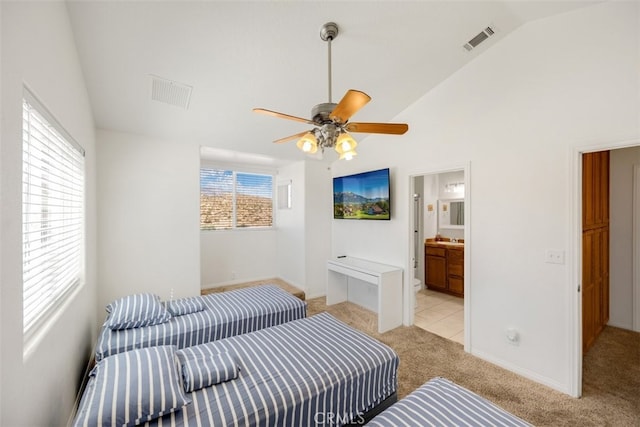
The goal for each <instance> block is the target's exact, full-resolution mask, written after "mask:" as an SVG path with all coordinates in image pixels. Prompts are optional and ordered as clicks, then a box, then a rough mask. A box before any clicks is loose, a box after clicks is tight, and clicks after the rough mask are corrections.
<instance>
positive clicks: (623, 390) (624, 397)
mask: <svg viewBox="0 0 640 427" xmlns="http://www.w3.org/2000/svg"><path fill="white" fill-rule="evenodd" d="M307 303H308V315H309V316H311V315H313V314H316V313H319V312H322V311H328V312H329V313H331V314H332V315H334V316H335V317H337V318H338V319H340V320H342V321H343V322H345V323H347V324H349V325H351V326H353V327H354V328H357V329H360V330H362V331H363V332H365V333H367V334H369V335H371V336H372V337H374V338H376V339H378V340H380V341H382V342H384V343H385V344H387V345H389V346H390V347H392V348H393V349H394V350H395V351H396V352H397V353H398V355H399V356H400V369H399V373H398V377H399V380H398V386H399V390H398V397H403V396H405V395H407V394H408V393H410V392H411V391H412V390H414V389H415V388H417V387H418V386H420V385H422V384H423V383H425V382H426V381H428V380H429V379H431V378H433V377H435V376H441V377H445V378H448V379H450V380H452V381H454V382H456V383H458V384H460V385H462V386H464V387H466V388H468V389H470V390H472V391H474V392H476V393H478V394H480V395H481V396H483V397H485V398H487V399H489V400H491V401H493V402H494V403H496V404H498V405H500V406H501V407H503V408H504V409H506V410H508V411H510V412H512V413H514V414H516V415H518V416H519V417H521V418H523V419H525V420H527V421H528V422H530V423H532V424H534V425H536V426H581V427H583V426H614V427H623V426H630V427H639V426H640V334H638V333H636V332H631V331H626V330H623V329H618V328H613V327H607V328H606V329H605V331H604V332H603V333H602V335H601V336H600V338H599V339H598V341H597V342H596V344H595V345H594V347H593V348H592V349H591V350H590V351H589V352H588V354H587V355H586V357H585V359H584V374H583V397H582V398H580V399H574V398H571V397H569V396H567V395H565V394H562V393H560V392H557V391H555V390H552V389H550V388H548V387H546V386H543V385H540V384H538V383H535V382H533V381H530V380H527V379H525V378H523V377H521V376H519V375H516V374H514V373H512V372H510V371H507V370H505V369H502V368H499V367H497V366H495V365H492V364H490V363H488V362H485V361H483V360H481V359H478V358H477V357H474V356H472V355H470V354H468V353H465V352H464V349H463V347H462V345H460V344H458V343H455V342H453V341H450V340H447V339H445V338H441V337H439V336H437V335H434V334H431V333H429V332H427V331H425V330H423V329H420V328H418V327H416V326H411V327H399V328H396V329H394V330H392V331H389V332H386V333H384V334H379V333H377V319H376V316H375V314H374V313H372V312H370V311H368V310H365V309H363V308H361V307H359V306H357V305H355V304H351V303H348V302H346V303H341V304H336V305H333V306H330V307H327V306H326V305H325V299H324V298H315V299H311V300H307Z"/></svg>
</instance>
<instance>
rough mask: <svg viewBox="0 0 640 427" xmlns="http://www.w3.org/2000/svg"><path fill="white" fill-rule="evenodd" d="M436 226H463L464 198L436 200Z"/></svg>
mask: <svg viewBox="0 0 640 427" xmlns="http://www.w3.org/2000/svg"><path fill="white" fill-rule="evenodd" d="M438 227H439V228H464V200H463V199H455V200H438Z"/></svg>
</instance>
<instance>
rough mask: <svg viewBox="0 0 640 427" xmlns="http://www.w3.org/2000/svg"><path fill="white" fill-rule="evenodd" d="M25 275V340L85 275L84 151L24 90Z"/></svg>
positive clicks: (23, 276) (23, 205) (23, 225)
mask: <svg viewBox="0 0 640 427" xmlns="http://www.w3.org/2000/svg"><path fill="white" fill-rule="evenodd" d="M22 111H23V114H22V147H23V152H22V251H23V252H22V279H23V332H24V337H25V341H28V340H29V338H30V337H31V336H32V335H33V332H34V331H36V330H37V329H38V327H39V326H40V325H42V323H43V322H44V321H46V319H47V318H48V317H49V316H50V315H51V313H52V312H53V311H54V310H55V309H56V308H57V307H58V306H59V305H60V303H61V302H63V301H64V299H65V298H66V297H67V296H68V295H69V294H70V292H71V291H72V290H74V289H75V288H76V287H78V286H80V285H81V283H82V282H83V276H84V150H83V149H82V148H81V147H80V146H79V145H78V144H77V143H76V142H75V141H74V140H73V139H72V138H71V137H70V136H69V135H68V134H67V132H65V130H64V129H63V128H62V127H61V126H60V125H59V124H58V123H57V121H56V120H55V119H54V118H53V116H52V115H51V114H50V113H49V112H48V111H47V110H46V109H45V108H44V107H43V106H42V105H41V104H40V103H39V102H38V101H37V100H36V99H35V97H34V96H33V95H32V94H31V93H29V92H28V91H26V90H25V94H24V99H23V110H22Z"/></svg>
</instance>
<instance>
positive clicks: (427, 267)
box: [408, 166, 470, 348]
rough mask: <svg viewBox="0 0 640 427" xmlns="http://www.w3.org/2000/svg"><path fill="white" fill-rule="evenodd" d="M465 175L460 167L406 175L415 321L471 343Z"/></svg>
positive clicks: (418, 324)
mask: <svg viewBox="0 0 640 427" xmlns="http://www.w3.org/2000/svg"><path fill="white" fill-rule="evenodd" d="M468 175H469V174H468V166H463V167H454V168H450V169H446V170H439V171H433V172H428V173H423V174H416V175H413V176H411V178H410V179H411V182H410V189H411V198H410V200H411V203H412V206H411V209H410V212H411V214H410V216H411V217H410V234H411V235H410V241H411V242H412V244H411V254H410V257H409V259H410V260H411V266H410V267H411V268H410V269H408V271H412V276H411V278H410V283H412V284H413V299H412V301H413V303H414V310H413V324H414V325H416V326H418V327H420V328H422V329H425V330H427V331H429V332H431V333H434V334H436V335H439V336H442V337H444V338H447V339H450V340H452V341H456V342H458V343H460V344H463V345H465V344H466V345H469V344H470V330H469V327H468V325H467V321H466V320H467V319H469V316H468V310H469V307H470V305H469V304H468V297H469V292H468V289H470V288H469V284H470V281H469V273H468V271H469V259H470V258H469V249H470V245H469V243H470V242H469V240H468V238H469V235H470V233H469V217H470V215H469V213H470V209H469V182H468ZM465 297H466V299H467V301H465ZM466 345H465V348H467V346H466Z"/></svg>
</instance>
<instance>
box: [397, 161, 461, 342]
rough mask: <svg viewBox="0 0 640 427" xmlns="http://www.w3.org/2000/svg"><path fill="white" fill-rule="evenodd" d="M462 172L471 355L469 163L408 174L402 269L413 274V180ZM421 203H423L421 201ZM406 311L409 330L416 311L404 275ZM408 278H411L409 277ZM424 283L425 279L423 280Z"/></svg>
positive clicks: (411, 284) (410, 284)
mask: <svg viewBox="0 0 640 427" xmlns="http://www.w3.org/2000/svg"><path fill="white" fill-rule="evenodd" d="M458 171H463V172H464V243H465V245H464V310H463V311H464V351H465V352H467V353H470V352H471V342H472V338H471V337H472V334H471V162H466V163H462V164H460V163H458V164H455V165H450V166H446V167H442V168H437V169H435V168H434V169H428V170H426V171H422V172H410V173H409V177H408V179H409V185H408V186H407V187H408V189H409V193H408V195H409V197H408V199H409V201H408V204H407V209H408V212H409V218H408V222H407V235H408V236H409V239H408V245H407V246H408V248H407V252H408V256H407V265H406V266H405V271H407V272H409V271H413V263H412V261H411V260H412V259H413V257H414V256H415V253H414V252H415V250H414V245H413V234H414V233H413V220H414V209H413V194H414V193H415V191H414V179H415V178H417V177H420V176H425V175H438V174H441V173H447V172H458ZM422 201H423V203H424V199H422ZM405 276H406V277H405V284H407V285H406V286H405V289H406V290H405V307H409V308H407V310H408V313H407V311H405V315H406V316H405V320H407V322H406V323H405V324H406V325H408V326H411V325H413V322H414V315H415V310H413V305H412V304H411V302H412V298H413V283H412V282H411V281H412V279H413V275H411V274H405ZM409 276H411V277H409ZM425 280H426V279H425Z"/></svg>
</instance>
